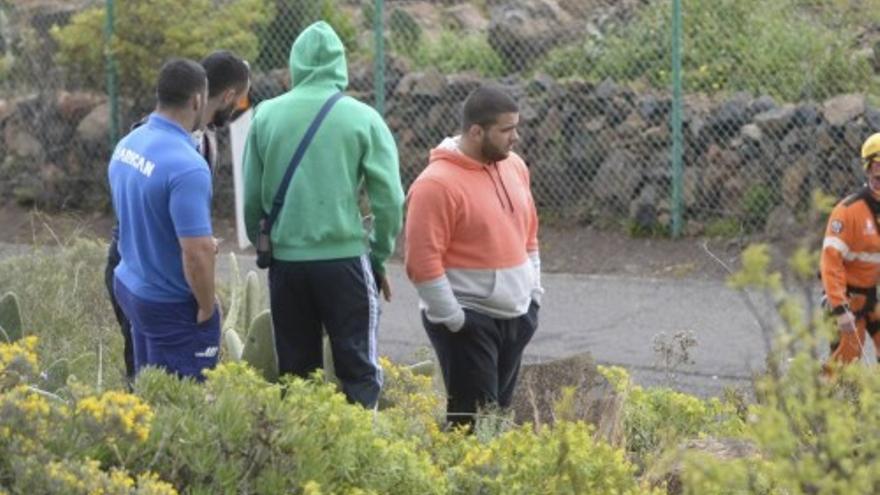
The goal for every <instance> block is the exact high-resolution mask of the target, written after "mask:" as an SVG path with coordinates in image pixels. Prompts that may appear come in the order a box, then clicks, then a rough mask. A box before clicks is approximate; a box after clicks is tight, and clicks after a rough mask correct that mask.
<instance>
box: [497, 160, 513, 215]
mask: <svg viewBox="0 0 880 495" xmlns="http://www.w3.org/2000/svg"><path fill="white" fill-rule="evenodd" d="M495 171H496V172H498V182H500V183H501V189H503V190H504V195H505V196H506V197H507V203H508V204H510V212H511V213H514V209H513V201H511V200H510V193H508V192H507V185H505V184H504V176H502V175H501V169H500V168H499V167H498V163H497V162H496V163H495Z"/></svg>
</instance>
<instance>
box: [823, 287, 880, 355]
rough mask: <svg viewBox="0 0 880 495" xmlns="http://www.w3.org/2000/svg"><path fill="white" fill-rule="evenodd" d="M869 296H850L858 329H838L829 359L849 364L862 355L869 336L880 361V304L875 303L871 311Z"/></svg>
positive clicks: (851, 308) (851, 307)
mask: <svg viewBox="0 0 880 495" xmlns="http://www.w3.org/2000/svg"><path fill="white" fill-rule="evenodd" d="M866 300H867V297H866V296H865V295H862V294H852V295H851V296H850V301H849V303H850V310H851V311H852V312H853V314H855V315H856V330H855V331H854V332H841V331H839V330H838V338H837V341H836V342H833V343H832V344H831V357H830V358H829V361H831V362H836V363H842V364H849V363H851V362H853V361H856V360H857V359H859V358H861V357H862V351H863V350H864V348H865V344H866V343H867V341H866V340H865V339H866V338H868V337H869V336H870V337H871V339H873V341H874V349H875V351H874V352H875V354H876V355H877V359H878V361H880V331H878V330H880V311H878V309H880V305H876V304H875V305H874V307H873V308H872V309H871V310H869V311H863V310H864V309H865V302H866Z"/></svg>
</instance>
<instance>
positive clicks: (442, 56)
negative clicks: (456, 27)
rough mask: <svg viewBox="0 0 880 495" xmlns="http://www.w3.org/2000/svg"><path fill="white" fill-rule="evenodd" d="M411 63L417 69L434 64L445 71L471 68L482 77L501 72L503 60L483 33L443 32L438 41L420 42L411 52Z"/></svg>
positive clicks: (425, 40) (445, 72)
mask: <svg viewBox="0 0 880 495" xmlns="http://www.w3.org/2000/svg"><path fill="white" fill-rule="evenodd" d="M413 63H414V64H415V66H416V67H417V68H419V69H426V68H429V67H434V68H436V69H437V70H439V71H440V72H442V73H444V74H451V73H455V72H463V71H474V72H476V73H478V74H480V75H482V76H485V77H497V76H501V75H503V74H504V62H503V61H502V60H501V57H499V56H498V54H497V53H496V52H495V50H493V49H492V47H491V46H489V41H488V40H487V39H486V37H485V35H474V34H461V33H456V32H453V31H443V32H442V33H441V34H440V38H439V39H437V40H433V41H432V40H428V39H426V38H425V37H424V36H423V37H422V42H421V43H420V44H419V46H418V48H417V49H416V50H415V52H414V53H413Z"/></svg>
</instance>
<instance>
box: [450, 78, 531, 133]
mask: <svg viewBox="0 0 880 495" xmlns="http://www.w3.org/2000/svg"><path fill="white" fill-rule="evenodd" d="M503 113H519V106H517V104H516V102H515V101H513V98H511V97H510V95H508V94H507V93H506V92H505V91H504V90H502V89H501V88H500V87H498V86H494V85H487V86H480V87H479V88H477V89H475V90H473V91H472V92H471V94H469V95H468V97H467V99H465V100H464V110H462V115H461V129H462V131H464V132H467V130H468V129H470V127H471V126H472V125H474V124H476V125H478V126H480V127H486V126H490V125H492V124H494V123H495V122H496V121H497V119H498V116H499V115H501V114H503Z"/></svg>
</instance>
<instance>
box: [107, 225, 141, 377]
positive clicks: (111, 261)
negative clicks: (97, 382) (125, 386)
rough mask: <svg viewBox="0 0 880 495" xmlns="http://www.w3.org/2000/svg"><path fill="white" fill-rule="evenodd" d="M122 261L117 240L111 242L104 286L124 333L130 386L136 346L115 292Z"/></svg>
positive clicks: (120, 328)
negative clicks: (117, 267)
mask: <svg viewBox="0 0 880 495" xmlns="http://www.w3.org/2000/svg"><path fill="white" fill-rule="evenodd" d="M120 260H121V258H120V256H119V247H118V246H117V243H116V240H111V241H110V247H109V248H108V249H107V266H106V267H105V268H104V285H105V286H106V287H107V293H108V294H109V295H110V304H111V305H113V313H114V314H115V315H116V321H117V322H119V331H120V332H121V333H122V339H123V342H124V343H123V348H122V352H123V359H124V360H125V376H126V378H127V379H128V382H129V385H130V384H131V383H132V382H133V381H134V346H133V345H132V342H131V322H129V321H128V318H126V317H125V313H123V312H122V307H120V306H119V302H118V301H117V300H116V294H114V292H113V270H115V269H116V265H118V264H119V261H120Z"/></svg>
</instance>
